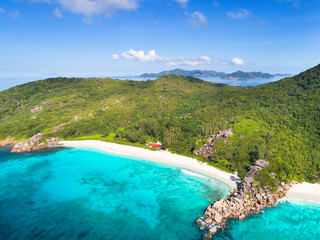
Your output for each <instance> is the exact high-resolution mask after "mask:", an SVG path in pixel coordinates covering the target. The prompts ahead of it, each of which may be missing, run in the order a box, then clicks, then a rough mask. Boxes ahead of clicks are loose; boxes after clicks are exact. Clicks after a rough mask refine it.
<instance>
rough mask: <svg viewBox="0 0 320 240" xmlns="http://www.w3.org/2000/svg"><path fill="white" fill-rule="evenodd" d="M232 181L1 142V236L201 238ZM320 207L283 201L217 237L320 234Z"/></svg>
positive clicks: (87, 153) (234, 223)
mask: <svg viewBox="0 0 320 240" xmlns="http://www.w3.org/2000/svg"><path fill="white" fill-rule="evenodd" d="M229 190H230V187H229V186H227V185H225V184H223V183H221V182H219V181H216V180H213V179H210V178H208V177H205V176H203V175H201V174H197V173H193V172H190V171H188V170H185V169H180V168H174V167H169V166H165V165H159V164H156V163H152V162H146V161H142V160H137V159H129V158H124V157H119V156H115V155H110V154H106V153H102V152H98V151H92V150H88V149H67V148H53V149H50V150H47V151H40V152H36V153H26V154H11V153H9V148H0V239H6V240H7V239H12V240H16V239H32V240H33V239H165V240H171V239H201V235H202V233H201V232H200V231H199V230H198V227H197V225H196V224H195V222H194V221H195V219H196V218H197V217H199V215H201V214H202V213H203V211H204V209H205V208H206V206H207V205H208V204H209V203H210V202H211V201H214V200H216V199H218V198H221V197H225V196H226V195H227V194H228V191H229ZM319 223H320V207H319V206H316V205H306V204H297V203H294V204H293V203H290V204H288V203H283V204H279V205H278V206H276V207H274V208H268V209H266V210H265V214H259V215H254V216H251V217H249V218H247V219H246V220H244V221H243V222H240V221H231V222H230V224H228V226H229V227H228V229H226V230H225V231H223V232H219V233H218V234H216V235H215V236H214V238H213V239H235V240H238V239H255V240H256V239H263V240H266V239H320V227H319Z"/></svg>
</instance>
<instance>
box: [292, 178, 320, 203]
mask: <svg viewBox="0 0 320 240" xmlns="http://www.w3.org/2000/svg"><path fill="white" fill-rule="evenodd" d="M287 199H288V200H289V201H290V200H293V201H306V202H315V203H318V204H320V184H311V183H307V182H303V183H300V184H295V185H293V186H292V187H291V189H290V191H289V193H287Z"/></svg>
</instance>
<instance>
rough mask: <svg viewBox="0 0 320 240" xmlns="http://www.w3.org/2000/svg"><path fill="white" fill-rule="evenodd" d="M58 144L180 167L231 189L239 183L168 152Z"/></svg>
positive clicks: (89, 142) (85, 142)
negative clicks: (210, 178) (216, 180)
mask: <svg viewBox="0 0 320 240" xmlns="http://www.w3.org/2000/svg"><path fill="white" fill-rule="evenodd" d="M60 143H61V144H62V145H63V146H66V147H82V148H93V149H97V150H101V151H106V152H109V153H113V154H118V155H122V156H130V157H135V158H139V159H143V160H147V161H154V162H158V163H163V164H167V165H172V166H176V167H180V168H183V169H187V170H190V171H193V172H195V173H201V174H204V175H206V176H208V177H212V178H215V179H218V180H220V181H222V182H224V183H226V184H228V185H230V186H232V187H236V182H237V181H240V179H239V178H238V177H237V176H236V175H234V174H230V173H227V172H223V171H221V170H219V169H217V168H214V167H211V166H208V165H207V164H205V163H202V162H200V161H198V160H196V159H194V158H189V157H185V156H181V155H177V154H173V153H170V152H168V151H150V150H148V149H144V148H139V147H133V146H127V145H121V144H117V143H109V142H102V141H95V140H79V141H62V142H60Z"/></svg>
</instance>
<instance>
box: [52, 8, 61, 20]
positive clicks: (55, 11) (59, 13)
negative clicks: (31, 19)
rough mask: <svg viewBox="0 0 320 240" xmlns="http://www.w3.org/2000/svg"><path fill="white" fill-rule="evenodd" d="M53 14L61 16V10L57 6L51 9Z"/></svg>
mask: <svg viewBox="0 0 320 240" xmlns="http://www.w3.org/2000/svg"><path fill="white" fill-rule="evenodd" d="M53 15H55V16H56V17H57V18H63V16H62V13H61V11H60V9H59V8H56V9H55V10H54V11H53Z"/></svg>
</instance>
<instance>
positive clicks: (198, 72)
mask: <svg viewBox="0 0 320 240" xmlns="http://www.w3.org/2000/svg"><path fill="white" fill-rule="evenodd" d="M170 74H174V75H180V76H183V77H223V76H225V75H226V73H224V72H216V71H211V70H191V71H188V70H183V69H179V68H177V69H173V70H170V71H163V72H160V73H144V74H142V75H140V76H139V77H157V78H159V77H164V76H166V75H170Z"/></svg>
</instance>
